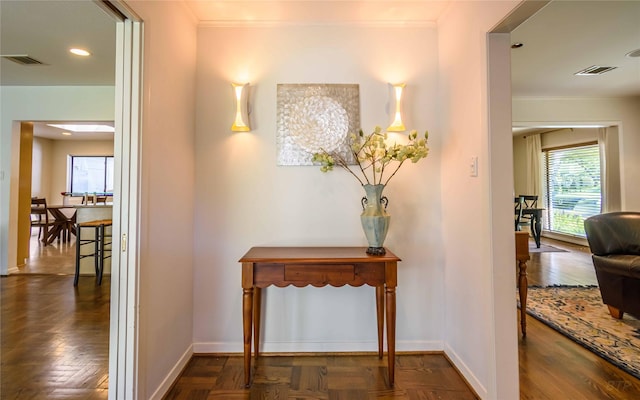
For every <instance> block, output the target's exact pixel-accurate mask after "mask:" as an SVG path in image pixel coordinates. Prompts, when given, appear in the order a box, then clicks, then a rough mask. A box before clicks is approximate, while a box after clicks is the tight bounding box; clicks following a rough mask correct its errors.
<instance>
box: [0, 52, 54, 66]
mask: <svg viewBox="0 0 640 400" xmlns="http://www.w3.org/2000/svg"><path fill="white" fill-rule="evenodd" d="M0 57H2V58H5V59H7V60H11V61H13V62H14V63H18V64H20V65H45V64H44V63H43V62H42V61H38V60H36V59H35V58H32V57H29V56H28V55H26V54H13V55H11V54H10V55H2V56H0Z"/></svg>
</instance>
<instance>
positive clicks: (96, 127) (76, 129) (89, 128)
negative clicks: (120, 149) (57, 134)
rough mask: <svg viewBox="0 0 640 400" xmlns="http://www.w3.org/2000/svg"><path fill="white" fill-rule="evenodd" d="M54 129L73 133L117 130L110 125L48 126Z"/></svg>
mask: <svg viewBox="0 0 640 400" xmlns="http://www.w3.org/2000/svg"><path fill="white" fill-rule="evenodd" d="M47 125H49V126H53V127H54V128H60V129H64V130H66V131H72V132H115V131H116V130H115V128H114V127H113V126H109V125H80V124H77V125H76V124H59V125H58V124H47Z"/></svg>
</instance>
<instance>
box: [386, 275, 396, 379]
mask: <svg viewBox="0 0 640 400" xmlns="http://www.w3.org/2000/svg"><path fill="white" fill-rule="evenodd" d="M385 300H386V308H387V357H388V364H389V385H390V386H393V385H394V381H395V366H396V288H395V287H387V288H386V299H385Z"/></svg>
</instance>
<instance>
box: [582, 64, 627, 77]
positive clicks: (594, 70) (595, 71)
mask: <svg viewBox="0 0 640 400" xmlns="http://www.w3.org/2000/svg"><path fill="white" fill-rule="evenodd" d="M616 68H618V67H603V66H600V65H592V66H590V67H589V68H585V69H583V70H582V71H578V72H576V73H575V74H574V75H602V74H604V73H605V72H609V71H611V70H612V69H616Z"/></svg>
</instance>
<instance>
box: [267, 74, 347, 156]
mask: <svg viewBox="0 0 640 400" xmlns="http://www.w3.org/2000/svg"><path fill="white" fill-rule="evenodd" d="M277 110H278V115H277V129H278V132H277V135H276V144H277V151H278V154H277V163H278V165H313V162H312V161H311V159H312V157H313V153H317V152H319V151H322V150H325V151H327V152H338V153H340V154H341V155H343V156H344V158H345V159H347V160H351V161H352V162H353V156H352V154H351V150H350V148H349V140H348V139H349V133H351V132H358V131H359V130H360V89H359V86H358V85H357V84H278V88H277Z"/></svg>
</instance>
